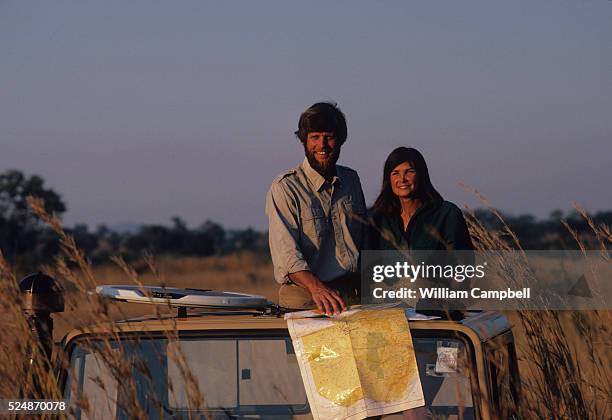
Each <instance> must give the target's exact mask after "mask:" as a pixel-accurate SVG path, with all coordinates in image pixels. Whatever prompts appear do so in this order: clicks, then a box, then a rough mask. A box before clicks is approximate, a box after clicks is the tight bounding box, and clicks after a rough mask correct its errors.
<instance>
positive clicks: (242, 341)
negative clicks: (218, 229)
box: [59, 286, 519, 420]
mask: <svg viewBox="0 0 612 420" xmlns="http://www.w3.org/2000/svg"><path fill="white" fill-rule="evenodd" d="M147 289H148V290H145V291H143V290H142V288H138V287H136V286H104V287H99V288H98V293H99V294H102V295H104V296H107V297H110V298H113V299H117V300H123V301H131V302H137V301H140V302H148V303H163V302H165V303H166V304H167V303H168V302H170V304H171V305H172V306H175V307H177V308H178V312H177V314H176V315H175V316H167V317H165V318H161V319H160V318H159V317H141V318H136V319H129V320H125V321H120V322H117V323H116V324H115V325H114V331H112V332H109V331H108V330H96V329H91V330H89V331H87V332H83V331H72V332H70V333H68V334H67V335H66V336H65V337H64V339H63V341H62V344H61V346H62V349H63V350H62V351H63V353H64V358H65V359H64V360H65V361H66V363H64V367H63V368H62V369H61V370H60V372H59V380H60V384H61V386H62V389H63V394H64V399H65V400H67V401H69V403H70V405H71V406H72V407H73V414H74V416H75V417H76V418H77V419H83V420H84V419H91V418H96V419H97V418H100V419H111V418H117V419H127V418H129V415H128V413H127V412H126V411H125V409H124V408H123V407H124V405H123V402H124V401H123V400H124V399H125V398H126V396H125V395H124V392H123V391H122V382H124V381H123V380H122V381H118V380H117V377H120V378H121V376H120V375H118V374H117V372H113V371H112V369H110V368H109V367H108V366H107V363H106V362H105V360H107V358H108V353H109V352H110V353H111V354H112V353H113V352H118V353H117V354H122V355H123V357H124V358H126V360H128V361H129V362H128V363H129V365H128V366H129V372H124V373H123V374H124V375H127V376H130V377H131V378H133V379H134V383H135V384H136V395H137V399H138V403H139V406H140V407H141V408H142V409H143V410H144V411H145V412H146V415H147V416H148V417H149V418H155V419H158V418H159V419H161V418H207V419H210V418H212V419H221V418H231V419H256V418H262V419H263V418H272V419H290V418H296V419H307V418H311V416H310V408H309V404H308V400H307V398H306V393H305V390H304V385H303V382H302V377H301V375H300V371H299V368H298V362H297V357H296V354H295V352H294V349H293V346H292V341H291V338H290V337H289V333H288V329H287V323H286V321H285V320H284V319H283V317H282V310H281V309H280V308H278V307H276V306H274V305H273V304H272V303H271V302H269V301H267V300H266V299H265V298H262V297H259V296H255V295H241V294H233V293H226V292H210V291H200V290H194V289H173V288H164V289H162V288H147ZM143 292H144V293H143ZM409 326H410V330H411V333H412V339H413V344H414V350H415V353H416V360H417V365H418V371H419V376H420V379H421V383H422V387H423V392H424V395H425V401H426V407H425V411H426V412H427V411H428V416H430V417H427V418H436V419H438V418H445V419H490V418H502V419H508V418H518V414H517V413H516V411H515V407H517V406H518V400H519V381H518V371H517V362H516V354H515V349H514V338H513V335H512V331H511V327H510V325H509V323H508V321H507V319H506V318H505V317H504V316H503V315H502V314H500V313H497V312H480V313H470V314H467V316H466V317H465V318H463V319H461V320H448V319H435V320H411V321H409ZM170 330H172V331H174V332H175V333H174V337H169V336H168V333H167V332H168V331H170ZM441 342H444V343H445V344H444V345H445V346H447V347H448V346H451V347H454V348H457V353H456V354H457V364H456V369H454V371H452V372H442V373H440V372H438V371H436V362H437V360H438V357H439V356H438V347H439V344H440V343H441ZM96 343H100V344H99V346H97V345H96ZM179 350H180V354H181V355H182V358H183V359H182V360H183V361H184V362H186V365H187V366H188V367H189V369H190V371H191V373H192V375H193V376H192V377H193V380H194V381H195V382H196V383H197V387H198V388H199V392H200V395H202V397H203V402H204V404H203V405H202V406H204V407H205V408H201V407H202V406H200V408H194V407H193V404H191V403H190V400H189V398H188V391H189V389H188V388H189V387H190V386H192V385H190V384H189V383H188V381H187V380H186V379H185V374H184V370H183V367H182V366H183V365H182V363H181V362H180V361H179V360H178V359H177V357H176V356H175V355H176V354H177V351H179ZM129 379H130V378H128V377H126V378H125V380H126V381H127V380H129ZM83 397H86V398H87V401H88V406H89V410H85V409H82V408H80V407H82V404H81V405H80V404H79V401H82V400H83ZM421 412H423V411H421ZM382 418H402V414H401V413H399V414H391V415H386V416H383V417H382Z"/></svg>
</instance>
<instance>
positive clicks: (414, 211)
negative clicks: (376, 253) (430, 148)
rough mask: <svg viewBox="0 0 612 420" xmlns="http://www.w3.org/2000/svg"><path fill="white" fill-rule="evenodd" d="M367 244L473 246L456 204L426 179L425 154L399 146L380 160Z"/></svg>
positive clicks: (435, 248) (432, 248)
mask: <svg viewBox="0 0 612 420" xmlns="http://www.w3.org/2000/svg"><path fill="white" fill-rule="evenodd" d="M370 249H379V250H393V249H411V250H428V251H443V250H472V249H474V247H473V245H472V240H471V239H470V235H469V233H468V229H467V225H466V223H465V219H464V218H463V214H462V213H461V210H460V209H459V208H458V207H457V206H456V205H454V204H453V203H450V202H448V201H444V200H443V198H442V196H441V195H440V193H438V191H436V189H435V188H434V187H433V185H431V181H430V179H429V171H428V170H427V164H426V163H425V159H424V158H423V155H421V153H420V152H419V151H418V150H416V149H413V148H408V147H398V148H397V149H395V150H393V151H392V152H391V154H390V155H389V157H387V160H386V161H385V168H384V175H383V182H382V188H381V191H380V194H379V195H378V198H377V199H376V201H375V202H374V206H373V208H372V223H371V230H370Z"/></svg>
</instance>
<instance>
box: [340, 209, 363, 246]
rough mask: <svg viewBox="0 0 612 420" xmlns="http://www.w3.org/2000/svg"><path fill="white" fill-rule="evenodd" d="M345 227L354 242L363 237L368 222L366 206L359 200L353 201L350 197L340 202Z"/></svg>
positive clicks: (358, 241)
mask: <svg viewBox="0 0 612 420" xmlns="http://www.w3.org/2000/svg"><path fill="white" fill-rule="evenodd" d="M342 207H343V210H344V216H345V220H346V222H345V223H346V225H347V228H348V230H349V232H350V234H351V236H352V237H353V240H354V241H355V242H356V243H360V241H361V240H362V239H363V235H364V233H365V229H366V226H367V223H368V220H367V214H366V208H365V205H364V204H363V203H362V202H361V201H354V200H352V199H351V198H349V199H348V200H345V201H344V202H343V203H342Z"/></svg>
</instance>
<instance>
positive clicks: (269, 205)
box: [266, 182, 310, 283]
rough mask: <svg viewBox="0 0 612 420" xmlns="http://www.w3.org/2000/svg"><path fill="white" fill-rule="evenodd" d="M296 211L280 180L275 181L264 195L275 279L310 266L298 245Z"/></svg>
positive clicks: (279, 280) (285, 276)
mask: <svg viewBox="0 0 612 420" xmlns="http://www.w3.org/2000/svg"><path fill="white" fill-rule="evenodd" d="M298 214H299V213H298V207H297V203H296V202H295V200H294V199H293V198H292V197H291V196H290V194H289V193H288V192H287V191H285V189H284V188H283V185H282V184H280V183H279V182H274V183H273V184H272V186H271V187H270V190H269V191H268V194H267V196H266V215H267V216H268V222H269V231H268V236H269V238H268V239H269V243H270V254H271V255H272V263H273V265H274V278H275V279H276V281H277V282H278V283H285V282H287V280H288V275H289V274H291V273H296V272H298V271H303V270H310V267H309V266H308V263H307V262H306V259H305V257H304V255H303V253H302V250H301V249H300V246H299V236H300V231H299V222H298V220H299V217H298Z"/></svg>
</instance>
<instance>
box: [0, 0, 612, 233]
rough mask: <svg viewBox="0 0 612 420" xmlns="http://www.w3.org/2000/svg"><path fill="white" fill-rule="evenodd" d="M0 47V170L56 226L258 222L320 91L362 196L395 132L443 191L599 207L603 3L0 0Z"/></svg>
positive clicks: (609, 4) (608, 156)
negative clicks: (339, 126) (337, 117)
mask: <svg viewBox="0 0 612 420" xmlns="http://www.w3.org/2000/svg"><path fill="white" fill-rule="evenodd" d="M0 53H1V55H0V57H2V61H1V64H0V146H1V148H0V171H5V170H7V169H9V168H16V169H20V170H22V171H24V172H26V173H28V174H34V173H35V174H40V175H41V176H42V177H43V178H44V179H45V180H46V182H47V185H48V186H49V187H52V188H53V189H55V190H56V191H58V192H59V193H61V195H62V197H63V198H64V200H65V201H66V203H67V205H68V211H67V213H66V214H65V217H64V220H65V222H66V223H67V224H69V225H71V224H73V223H77V222H85V223H87V224H89V225H90V226H92V227H93V226H95V225H97V224H99V223H107V224H111V225H112V224H115V223H118V222H125V221H133V222H143V223H169V219H170V217H171V216H174V215H179V216H181V217H183V218H184V219H185V220H187V222H188V223H189V224H190V225H191V226H195V225H198V224H200V223H201V222H203V221H204V220H205V219H212V220H215V221H218V222H221V223H222V224H224V225H225V226H228V227H246V226H248V225H252V226H255V227H257V228H265V227H266V218H265V214H264V201H265V193H266V191H267V189H268V187H269V184H270V181H271V180H272V179H273V178H274V177H275V176H276V175H277V174H278V173H279V172H280V171H282V170H284V169H286V168H289V167H292V166H295V165H296V164H297V163H299V162H300V161H301V160H302V157H303V150H302V148H301V146H300V145H299V143H298V142H297V140H296V139H295V138H294V136H293V134H292V132H293V131H294V130H295V128H296V125H297V119H298V116H299V114H300V113H301V112H302V111H303V110H304V109H305V108H306V107H307V106H309V105H310V104H312V103H313V102H315V101H318V100H321V99H333V100H335V101H337V102H338V104H339V105H340V107H341V108H342V110H343V111H344V112H345V113H346V116H347V119H348V125H349V138H348V141H347V143H346V144H345V146H344V147H343V150H342V156H341V158H340V163H342V164H345V165H348V166H351V167H353V168H354V169H356V170H357V171H358V172H359V174H360V176H361V180H362V184H363V187H364V191H365V194H366V199H367V201H368V204H370V203H372V201H373V200H374V198H375V196H376V193H377V191H378V189H379V186H380V182H381V176H382V166H383V162H384V160H385V158H386V156H387V154H388V153H389V152H390V151H391V150H392V149H393V148H394V147H396V146H398V145H407V146H413V147H416V148H418V149H419V150H421V151H422V153H423V154H424V156H425V158H426V160H427V162H428V164H429V168H430V174H431V177H432V181H433V183H434V185H435V186H436V187H437V188H438V190H439V191H440V192H441V193H442V195H443V196H444V197H445V198H446V199H449V200H451V201H454V202H455V203H457V204H458V205H460V206H461V205H463V204H464V203H469V204H471V205H476V204H477V202H476V200H475V199H474V198H473V196H472V195H471V194H470V193H467V192H465V191H463V190H462V189H461V187H459V185H458V183H459V182H460V181H461V182H464V183H465V184H468V185H471V186H473V187H477V188H478V189H479V190H480V191H482V192H483V193H484V194H485V195H487V196H488V197H489V198H490V199H491V201H492V202H493V204H494V205H496V206H497V207H499V208H501V209H504V210H506V211H509V212H512V213H515V214H517V213H532V214H536V215H538V216H546V215H547V214H548V213H549V211H551V210H553V209H556V208H562V209H566V210H567V209H569V208H570V207H571V203H572V201H577V202H580V203H581V204H582V205H584V206H585V207H586V208H587V209H589V210H591V211H597V210H601V209H610V208H612V200H611V194H610V190H611V188H610V186H611V185H610V184H611V183H610V179H611V178H612V1H608V0H589V1H587V0H582V1H579V0H567V1H533V0H528V1H491V0H482V1H468V0H462V1H456V0H452V1H419V2H407V1H385V2H375V1H365V2H362V1H341V2H322V1H317V2H304V1H301V2H293V1H264V0H258V1H242V2H230V1H214V2H213V1H209V2H208V1H198V2H191V1H178V2H176V1H174V2H171V1H166V2H159V1H155V2H153V1H151V2H142V1H129V2H126V1H121V2H120V1H114V2H111V1H104V2H93V1H85V2H83V1H71V2H66V1H49V2H45V1H38V2H36V1H2V2H0Z"/></svg>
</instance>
